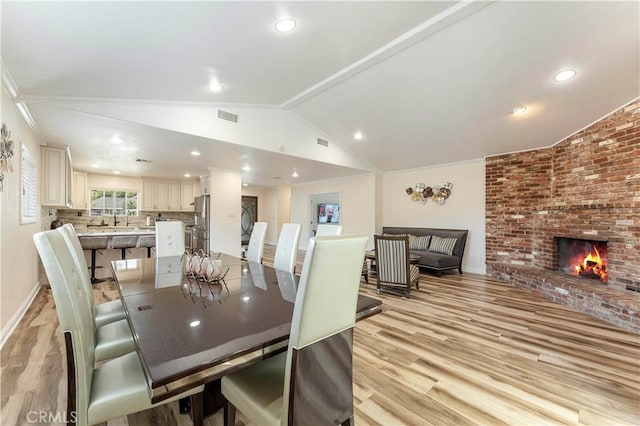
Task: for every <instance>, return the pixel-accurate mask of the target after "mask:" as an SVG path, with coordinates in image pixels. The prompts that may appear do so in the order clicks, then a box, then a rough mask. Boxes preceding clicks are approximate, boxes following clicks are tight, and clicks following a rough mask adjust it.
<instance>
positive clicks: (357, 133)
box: [353, 132, 364, 141]
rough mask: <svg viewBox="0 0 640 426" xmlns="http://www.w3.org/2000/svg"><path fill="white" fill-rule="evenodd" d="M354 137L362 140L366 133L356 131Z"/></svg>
mask: <svg viewBox="0 0 640 426" xmlns="http://www.w3.org/2000/svg"><path fill="white" fill-rule="evenodd" d="M353 137H354V138H355V139H356V140H358V141H361V140H362V138H364V135H363V134H362V132H356V133H355V134H354V135H353Z"/></svg>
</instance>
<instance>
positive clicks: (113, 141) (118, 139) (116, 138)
mask: <svg viewBox="0 0 640 426" xmlns="http://www.w3.org/2000/svg"><path fill="white" fill-rule="evenodd" d="M111 143H112V144H115V145H118V144H120V143H122V139H120V138H119V137H118V136H114V137H112V138H111Z"/></svg>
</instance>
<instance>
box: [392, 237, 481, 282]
mask: <svg viewBox="0 0 640 426" xmlns="http://www.w3.org/2000/svg"><path fill="white" fill-rule="evenodd" d="M382 233H383V234H390V235H398V234H407V235H409V236H410V237H409V239H410V241H409V251H410V252H411V253H412V254H416V255H418V256H420V261H419V262H418V266H419V267H420V268H424V269H429V270H432V271H435V272H436V273H437V274H438V275H440V274H441V273H442V271H446V270H451V269H457V270H458V272H459V273H461V274H462V257H463V255H464V247H465V245H466V243H467V234H468V233H469V231H468V230H466V229H438V228H404V227H395V226H385V227H383V228H382ZM412 235H413V236H414V237H426V236H428V237H430V238H428V246H427V245H426V240H427V239H424V238H423V239H421V240H419V239H413V238H411V236H412ZM433 236H436V237H438V239H434V238H433ZM452 238H454V239H455V244H454V243H453V241H452V240H451V239H452ZM443 239H444V240H443ZM451 246H453V247H451ZM416 247H419V249H417V248H416ZM449 253H450V254H449Z"/></svg>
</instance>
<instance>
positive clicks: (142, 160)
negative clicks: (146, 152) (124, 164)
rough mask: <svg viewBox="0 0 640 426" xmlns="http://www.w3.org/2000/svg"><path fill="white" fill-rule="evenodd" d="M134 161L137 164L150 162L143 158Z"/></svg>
mask: <svg viewBox="0 0 640 426" xmlns="http://www.w3.org/2000/svg"><path fill="white" fill-rule="evenodd" d="M136 161H137V162H138V163H150V162H151V160H145V159H144V158H136Z"/></svg>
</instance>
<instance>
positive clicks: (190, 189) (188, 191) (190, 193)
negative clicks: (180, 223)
mask: <svg viewBox="0 0 640 426" xmlns="http://www.w3.org/2000/svg"><path fill="white" fill-rule="evenodd" d="M194 196H195V185H194V183H193V182H192V181H189V182H180V197H181V201H180V210H182V211H183V212H192V211H193V197H194Z"/></svg>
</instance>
